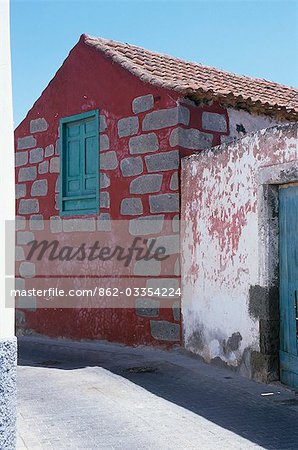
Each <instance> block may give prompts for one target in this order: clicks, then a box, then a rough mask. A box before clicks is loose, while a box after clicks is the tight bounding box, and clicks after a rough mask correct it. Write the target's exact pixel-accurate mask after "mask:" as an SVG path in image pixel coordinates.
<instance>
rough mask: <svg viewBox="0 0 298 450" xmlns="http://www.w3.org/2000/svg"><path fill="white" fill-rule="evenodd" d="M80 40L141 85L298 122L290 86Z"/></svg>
mask: <svg viewBox="0 0 298 450" xmlns="http://www.w3.org/2000/svg"><path fill="white" fill-rule="evenodd" d="M81 39H82V40H83V42H85V44H87V45H89V46H92V47H95V48H96V49H98V50H99V51H101V52H102V53H104V54H105V55H106V56H107V57H108V58H110V59H112V60H113V61H114V62H116V63H118V64H120V65H121V66H122V67H124V68H125V69H126V70H128V71H129V72H131V73H132V74H134V75H135V76H137V77H139V78H141V79H142V81H144V82H147V83H150V84H153V85H155V86H160V87H163V88H167V89H171V90H175V91H177V92H180V93H181V94H183V95H185V96H189V97H190V98H193V99H205V100H208V99H209V100H212V99H214V100H218V101H220V102H221V103H223V104H225V105H230V106H240V107H242V108H245V109H247V110H256V111H258V112H261V113H265V114H269V115H272V116H280V117H282V118H284V119H288V120H297V119H298V90H297V89H294V88H292V87H289V86H284V85H282V84H278V83H274V82H272V81H268V80H265V79H260V78H251V77H246V76H242V75H236V74H234V73H229V72H225V71H223V70H220V69H216V68H214V67H208V66H204V65H202V64H197V63H193V62H188V61H183V60H181V59H178V58H174V57H172V56H167V55H162V54H159V53H155V52H152V51H149V50H145V49H143V48H140V47H136V46H134V45H129V44H125V43H121V42H116V41H111V40H107V39H102V38H94V37H90V36H87V35H82V38H81Z"/></svg>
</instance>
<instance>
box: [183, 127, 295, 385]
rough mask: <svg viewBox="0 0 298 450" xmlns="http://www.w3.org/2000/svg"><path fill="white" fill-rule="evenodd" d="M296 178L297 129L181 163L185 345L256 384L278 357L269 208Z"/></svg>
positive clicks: (265, 133)
mask: <svg viewBox="0 0 298 450" xmlns="http://www.w3.org/2000/svg"><path fill="white" fill-rule="evenodd" d="M297 180H298V147H297V124H288V125H283V126H275V127H273V128H268V129H266V130H262V131H259V132H257V133H255V134H251V135H248V136H246V137H245V138H243V139H242V140H238V141H236V142H234V143H230V144H223V145H221V146H219V147H216V148H214V149H210V150H206V151H204V152H202V153H200V154H197V155H193V156H190V157H188V158H184V159H183V160H182V175H181V194H182V204H181V220H182V235H181V240H182V242H181V249H182V250H181V251H182V267H181V277H182V281H181V283H182V298H183V300H182V321H183V334H184V340H185V346H186V348H187V349H189V350H190V351H192V352H194V353H197V354H199V355H201V356H202V357H203V358H204V359H205V360H206V361H208V362H210V361H217V360H221V361H222V362H224V363H226V364H227V365H229V366H232V367H234V368H237V370H239V371H240V372H241V373H243V374H245V375H247V376H251V377H254V378H257V379H263V380H264V379H268V376H269V375H268V372H270V370H273V369H270V364H273V362H272V360H273V359H274V358H275V357H276V352H277V351H278V349H277V348H276V346H278V342H273V341H274V340H276V339H278V330H277V331H276V327H277V328H278V323H276V322H277V321H276V317H277V316H276V315H275V317H271V316H270V314H269V313H268V314H267V312H266V311H267V309H268V310H269V309H270V308H269V305H267V304H266V305H265V302H266V301H268V302H270V301H271V302H272V301H274V302H275V301H276V295H275V297H272V294H271V293H268V292H269V290H270V289H271V291H272V289H273V288H274V289H276V290H277V289H278V286H277V284H276V283H277V279H276V277H277V274H276V267H277V265H278V261H277V260H276V258H277V254H278V252H277V243H278V235H277V233H278V231H277V230H278V228H277V224H278V219H277V217H276V213H275V215H274V214H273V213H272V208H273V207H272V204H270V202H271V203H272V202H273V203H274V202H276V194H277V193H278V184H280V183H287V182H292V181H297ZM271 186H273V187H272V189H273V191H272V192H273V194H270V195H271V197H270V195H269V194H268V192H269V190H270V189H271ZM274 196H275V197H274ZM271 291H270V292H271ZM277 296H278V295H277ZM277 301H278V299H277ZM262 303H264V305H265V306H264V305H263V304H262ZM262 308H263V309H264V311H262ZM266 308H267V309H266ZM265 309H266V311H265ZM273 309H274V311H275V312H276V311H277V310H278V303H277V304H276V305H275V306H274V308H273ZM260 311H261V312H260ZM274 314H275V313H274ZM276 314H277V313H276ZM273 322H274V323H273ZM265 327H267V328H268V330H269V331H268V332H264V334H262V333H263V331H264V328H265ZM274 327H275V329H274ZM266 333H267V334H266ZM276 333H277V334H276ZM264 339H267V341H268V342H267V343H266V345H264V342H263V341H264ZM270 345H271V348H272V347H273V346H275V348H274V349H273V350H272V352H271V350H268V348H269V347H270ZM263 347H264V348H263ZM265 347H267V349H266V348H265ZM273 365H274V364H273ZM269 378H270V377H269Z"/></svg>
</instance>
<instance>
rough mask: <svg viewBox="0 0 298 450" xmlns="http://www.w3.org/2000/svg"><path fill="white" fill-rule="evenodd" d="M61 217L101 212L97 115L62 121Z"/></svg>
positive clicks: (86, 114)
mask: <svg viewBox="0 0 298 450" xmlns="http://www.w3.org/2000/svg"><path fill="white" fill-rule="evenodd" d="M60 136H61V144H62V145H61V151H60V157H61V189H60V196H61V197H60V214H61V215H68V216H70V215H78V214H93V213H97V212H98V207H99V205H98V197H99V163H98V152H99V139H98V111H90V112H88V113H83V114H78V115H77V116H72V117H67V118H64V119H61V120H60Z"/></svg>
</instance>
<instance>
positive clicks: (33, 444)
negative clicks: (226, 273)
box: [17, 337, 298, 450]
mask: <svg viewBox="0 0 298 450" xmlns="http://www.w3.org/2000/svg"><path fill="white" fill-rule="evenodd" d="M19 353H20V356H19V368H18V396H19V400H18V401H19V404H18V445H17V449H18V450H21V449H29V450H31V449H55V450H60V449H61V450H62V449H68V450H73V449H84V450H87V449H120V448H121V449H129V450H131V449H200V450H205V449H206V450H207V449H208V450H209V449H210V450H211V449H212V450H214V449H229V450H230V449H235V450H236V449H237V450H238V449H251V448H266V449H287V450H288V449H297V448H298V444H297V443H298V427H297V422H298V399H297V397H296V399H295V395H294V392H293V391H290V390H288V389H286V388H285V387H283V386H282V385H279V384H278V383H276V384H274V385H262V384H258V383H255V382H252V381H249V380H247V379H244V378H242V377H240V376H238V375H236V374H234V373H233V372H232V371H227V370H226V369H222V368H218V367H214V366H209V365H206V364H204V363H202V362H201V361H199V360H198V359H197V358H194V357H191V356H189V355H185V354H183V353H182V352H181V351H172V352H164V351H161V350H153V349H150V348H140V347H139V348H128V347H124V346H117V345H112V344H102V343H100V344H99V343H94V342H93V343H72V342H69V341H66V340H63V341H60V342H59V341H57V340H50V339H42V338H32V337H23V338H21V339H19Z"/></svg>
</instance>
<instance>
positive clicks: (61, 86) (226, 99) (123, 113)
mask: <svg viewBox="0 0 298 450" xmlns="http://www.w3.org/2000/svg"><path fill="white" fill-rule="evenodd" d="M296 97H297V91H296V90H295V89H292V88H290V87H286V86H281V85H279V84H277V83H273V82H270V81H266V80H260V79H253V78H248V77H243V76H238V75H235V74H230V73H227V72H224V71H221V70H218V69H214V68H210V67H206V66H203V65H200V64H195V63H190V62H186V61H182V60H179V59H176V58H173V57H169V56H165V55H160V54H158V53H154V52H151V51H148V50H144V49H142V48H139V47H135V46H132V45H128V44H123V43H118V42H114V41H108V40H104V39H97V38H91V37H89V36H86V35H82V36H81V38H80V40H79V42H78V43H77V44H76V45H75V47H74V48H73V49H72V51H71V52H70V54H69V56H68V57H67V59H66V60H65V62H64V63H63V65H62V67H61V68H60V69H59V70H58V72H57V73H56V75H55V77H54V78H53V80H52V81H51V82H50V83H49V85H48V86H47V88H46V89H45V90H44V91H43V93H42V94H41V96H40V97H39V99H38V100H37V101H36V102H35V104H34V105H33V107H32V108H31V109H30V111H29V112H28V114H27V116H26V118H25V119H24V120H23V121H22V123H21V124H20V125H19V126H18V127H17V129H16V130H15V148H16V196H17V200H16V213H17V217H18V219H19V220H18V221H17V229H18V231H17V249H16V260H17V270H18V271H19V278H18V280H17V288H19V289H22V290H24V289H29V288H32V287H34V283H37V282H38V283H39V284H38V286H40V285H41V284H42V283H44V284H43V285H44V286H47V287H48V288H49V287H52V288H57V287H59V286H60V287H61V280H62V279H66V280H67V281H66V283H70V284H69V286H72V285H75V286H76V287H77V288H82V287H83V286H85V285H86V286H87V285H88V286H89V284H88V283H89V281H90V280H91V281H90V283H91V284H90V285H92V286H93V288H94V285H99V284H100V286H104V288H108V287H110V288H113V287H117V288H118V289H119V291H120V290H122V294H121V295H122V297H121V302H122V303H121V302H120V303H117V302H115V303H113V302H112V301H111V297H109V294H108V293H107V292H105V295H104V296H101V301H102V302H103V303H102V304H101V305H100V307H99V306H98V305H97V306H98V307H97V306H96V305H95V306H94V304H92V306H90V304H89V303H86V299H84V298H83V297H81V296H80V295H79V294H77V295H76V297H75V301H76V303H75V304H74V303H70V304H67V306H66V304H65V303H61V301H60V303H59V302H58V303H51V299H52V297H55V295H52V293H49V295H48V296H47V298H45V296H43V297H42V296H41V297H36V296H31V297H30V298H29V297H28V296H24V297H22V296H20V298H19V303H18V308H19V309H18V311H17V326H18V332H19V333H23V334H26V333H27V334H41V335H47V336H55V337H68V338H73V339H106V340H109V341H115V342H122V343H126V344H133V345H137V344H150V345H167V346H171V345H179V344H180V342H181V339H182V331H181V323H180V322H181V317H180V303H179V302H180V300H181V297H180V295H179V292H178V289H179V245H177V239H176V238H177V237H178V236H179V214H180V201H179V161H180V158H181V157H182V156H185V155H188V154H191V153H194V152H199V151H203V150H204V149H206V148H210V147H213V146H217V145H219V144H221V143H224V142H228V141H231V140H232V139H235V138H240V137H243V136H244V135H245V134H246V133H249V132H252V131H256V130H259V129H262V128H266V127H269V126H272V125H274V124H277V123H283V122H290V121H296V120H297V116H298V110H297V102H296V100H295V98H296ZM24 219H26V220H24ZM45 232H49V233H52V234H54V235H55V236H56V237H57V236H58V237H59V239H60V241H63V242H64V244H65V243H69V242H70V241H71V242H73V238H74V239H77V238H78V237H80V236H81V235H80V233H85V234H87V235H88V239H94V237H95V234H96V233H99V234H100V236H101V239H104V240H105V241H106V242H107V243H108V244H109V245H111V246H113V245H116V244H117V242H118V240H122V242H123V240H127V239H129V238H133V237H135V236H138V235H142V236H145V237H146V239H148V242H149V240H150V238H155V239H159V241H158V242H159V243H160V244H162V246H164V248H165V252H166V255H167V256H168V257H167V259H166V261H163V260H158V261H157V260H154V261H153V262H152V260H151V263H150V262H148V261H147V263H148V264H145V263H142V262H140V261H135V262H134V264H130V266H129V267H128V268H125V269H123V265H121V268H120V263H119V264H118V263H115V262H114V263H111V265H110V266H109V269H108V271H107V272H105V271H104V269H102V268H101V267H99V266H96V267H97V268H95V269H94V267H91V266H90V265H88V264H85V263H82V264H81V265H80V266H79V271H80V273H78V272H73V271H72V269H70V267H69V266H68V265H67V263H66V262H61V261H60V262H57V261H55V262H54V263H53V262H49V261H47V263H45V262H39V263H38V264H37V263H36V261H35V262H32V260H28V259H26V258H27V256H28V243H29V242H31V241H32V240H34V239H36V240H40V239H41V238H44V237H42V233H45ZM125 233H128V234H127V236H126V235H125ZM120 235H121V237H120ZM125 236H126V237H125ZM84 239H85V238H84ZM76 245H78V244H77V243H76ZM77 269H78V266H76V270H77ZM87 278H88V280H89V278H90V280H89V281H88V282H86V279H87ZM99 280H100V282H99ZM103 280H104V281H103ZM123 280H125V281H123ZM40 283H41V284H40ZM123 283H124V284H123ZM169 283H170V284H169ZM171 283H172V284H171ZM136 284H137V285H138V287H139V288H144V289H149V288H150V289H153V295H152V291H151V292H148V291H144V295H143V294H142V295H141V294H140V295H135V296H134V295H128V294H130V292H128V291H125V289H126V288H127V287H129V288H130V287H131V286H135V285H136ZM123 286H125V287H124V288H123ZM169 286H170V287H171V288H173V289H174V290H175V295H173V296H169V297H167V299H166V301H164V299H162V298H160V296H159V295H158V293H156V292H157V291H156V289H159V288H165V289H168V287H169ZM128 297H129V302H128V303H126V300H127V298H128ZM60 300H61V299H60ZM182 301H183V297H182ZM124 303H125V305H124ZM49 305H50V306H49Z"/></svg>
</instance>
